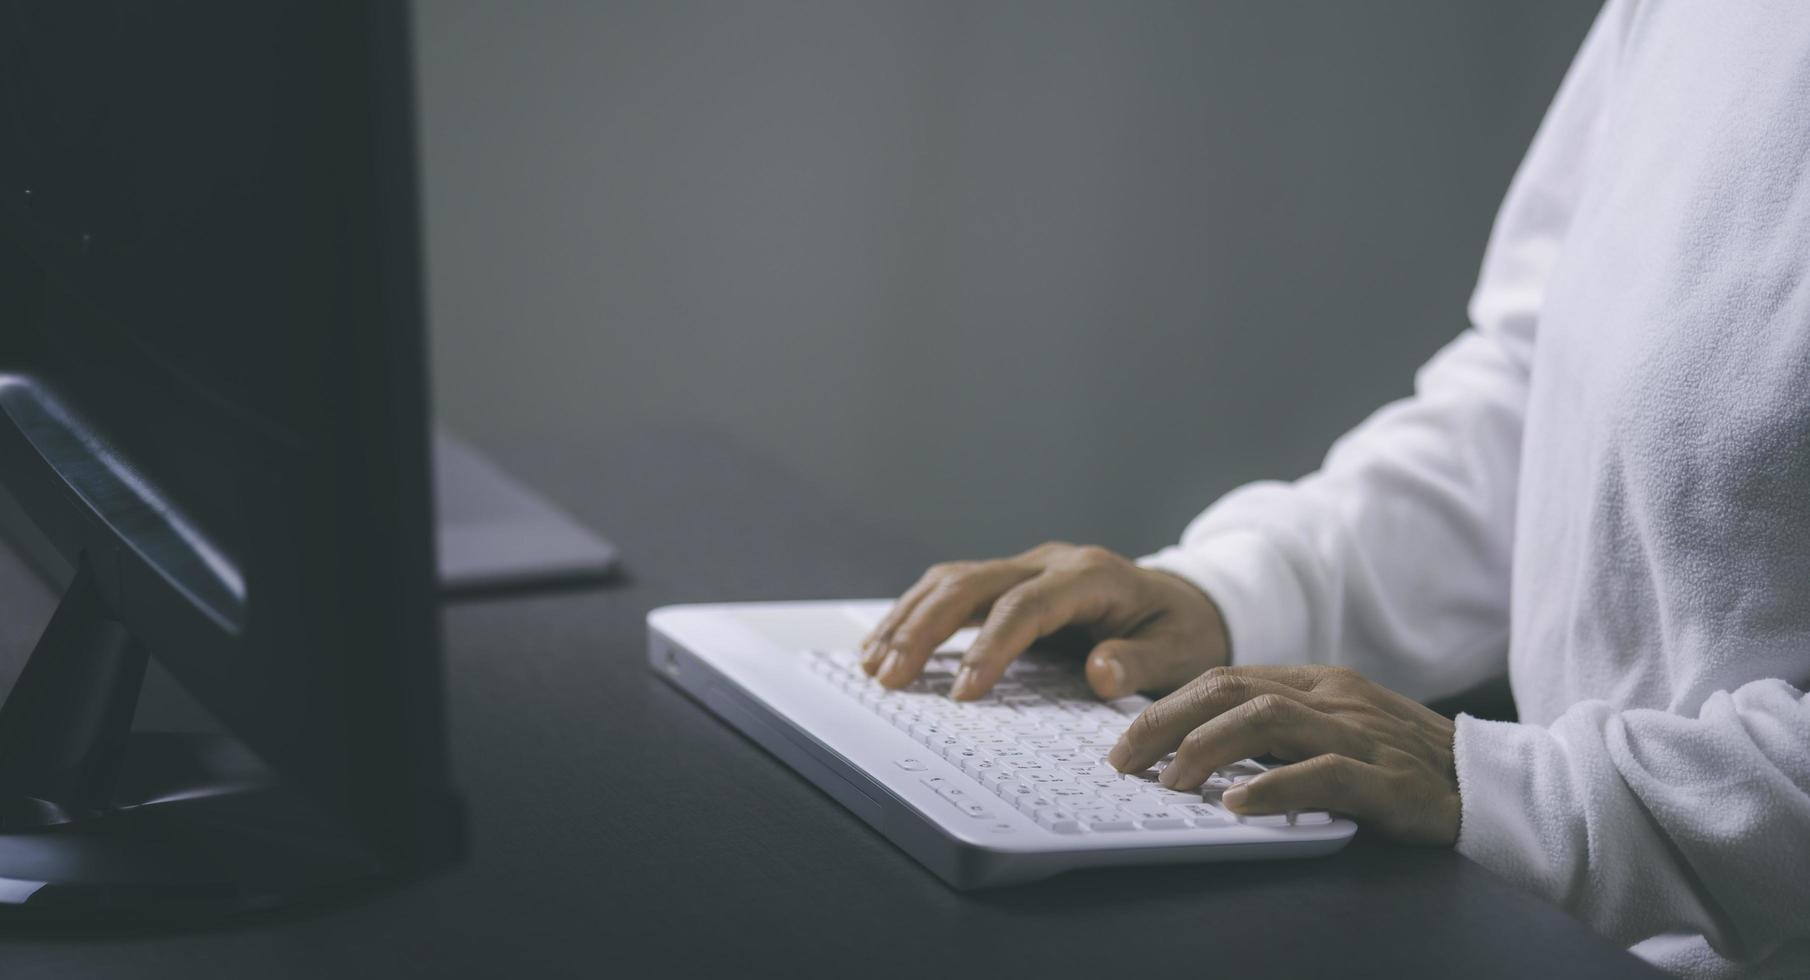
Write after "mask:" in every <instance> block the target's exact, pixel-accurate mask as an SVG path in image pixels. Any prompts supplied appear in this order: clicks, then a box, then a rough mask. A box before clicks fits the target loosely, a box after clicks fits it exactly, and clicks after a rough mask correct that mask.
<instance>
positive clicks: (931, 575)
mask: <svg viewBox="0 0 1810 980" xmlns="http://www.w3.org/2000/svg"><path fill="white" fill-rule="evenodd" d="M973 565H974V563H973V562H967V561H940V562H937V563H936V564H934V565H932V566H930V568H929V569H928V570H926V571H925V572H924V577H925V578H928V579H938V580H943V579H951V578H956V577H958V576H960V575H962V574H964V573H966V572H967V571H969V569H971V568H972V567H973Z"/></svg>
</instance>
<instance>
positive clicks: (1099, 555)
mask: <svg viewBox="0 0 1810 980" xmlns="http://www.w3.org/2000/svg"><path fill="white" fill-rule="evenodd" d="M1071 558H1072V560H1073V561H1074V562H1075V564H1077V565H1080V566H1082V567H1084V568H1099V567H1102V566H1106V565H1111V564H1114V563H1116V562H1117V561H1118V560H1119V556H1118V555H1116V554H1113V553H1112V552H1111V551H1108V550H1106V549H1105V548H1102V547H1100V546H1099V545H1097V544H1089V545H1082V546H1081V547H1079V548H1076V549H1075V550H1074V551H1073V552H1071Z"/></svg>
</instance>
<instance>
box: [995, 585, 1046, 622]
mask: <svg viewBox="0 0 1810 980" xmlns="http://www.w3.org/2000/svg"><path fill="white" fill-rule="evenodd" d="M1042 604H1043V599H1042V597H1041V596H1039V595H1038V594H1037V593H1036V592H1033V591H1031V590H1029V589H1015V590H1013V591H1011V592H1008V593H1006V594H1005V595H1004V596H1002V597H1000V600H999V601H998V602H997V603H994V605H993V613H994V615H995V616H997V617H998V618H999V621H1000V622H1012V621H1015V620H1020V619H1025V618H1028V617H1033V616H1035V615H1036V614H1037V610H1038V609H1039V608H1040V607H1041V606H1042Z"/></svg>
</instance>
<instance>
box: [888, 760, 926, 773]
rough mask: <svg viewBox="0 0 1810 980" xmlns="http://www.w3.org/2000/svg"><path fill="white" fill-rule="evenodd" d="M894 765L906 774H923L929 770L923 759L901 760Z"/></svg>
mask: <svg viewBox="0 0 1810 980" xmlns="http://www.w3.org/2000/svg"><path fill="white" fill-rule="evenodd" d="M894 765H897V766H898V767H899V768H900V769H903V770H905V771H906V772H923V771H924V770H925V769H926V768H927V767H926V766H925V765H924V760H922V759H899V760H897V761H896V762H895V763H894Z"/></svg>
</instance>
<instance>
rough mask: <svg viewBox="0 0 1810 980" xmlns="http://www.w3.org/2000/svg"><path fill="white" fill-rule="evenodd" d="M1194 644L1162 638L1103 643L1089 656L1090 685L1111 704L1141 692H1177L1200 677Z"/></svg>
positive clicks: (1190, 641)
mask: <svg viewBox="0 0 1810 980" xmlns="http://www.w3.org/2000/svg"><path fill="white" fill-rule="evenodd" d="M1192 642H1196V641H1193V640H1190V639H1188V638H1186V637H1180V636H1167V635H1160V634H1158V635H1150V636H1132V637H1121V638H1118V639H1112V640H1106V641H1103V642H1101V643H1099V644H1097V645H1095V646H1094V648H1093V651H1092V652H1090V653H1089V654H1088V655H1087V683H1088V684H1089V685H1090V686H1092V687H1093V689H1094V693H1095V694H1098V695H1099V696H1100V697H1102V698H1105V699H1106V700H1108V701H1110V700H1112V699H1113V698H1123V697H1128V696H1130V695H1133V694H1136V693H1137V692H1139V691H1156V690H1174V689H1175V688H1178V687H1180V686H1181V685H1183V684H1185V683H1187V682H1188V680H1189V679H1190V678H1192V677H1194V676H1195V675H1196V674H1198V673H1199V670H1200V669H1199V667H1198V666H1197V665H1198V664H1199V657H1198V655H1197V654H1195V652H1194V651H1193V650H1191V649H1190V648H1189V644H1190V643H1192Z"/></svg>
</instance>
